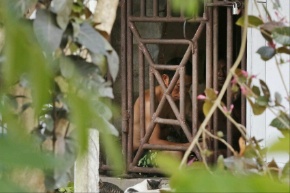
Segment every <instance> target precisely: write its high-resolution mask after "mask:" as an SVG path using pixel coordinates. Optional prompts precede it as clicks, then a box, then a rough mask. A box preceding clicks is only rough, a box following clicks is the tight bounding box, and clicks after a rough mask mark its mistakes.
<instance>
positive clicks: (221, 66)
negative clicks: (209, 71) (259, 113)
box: [217, 59, 227, 89]
mask: <svg viewBox="0 0 290 193" xmlns="http://www.w3.org/2000/svg"><path fill="white" fill-rule="evenodd" d="M226 77H227V63H226V61H225V60H224V59H219V60H218V67H217V80H218V89H221V88H222V87H223V84H224V83H225V80H226Z"/></svg>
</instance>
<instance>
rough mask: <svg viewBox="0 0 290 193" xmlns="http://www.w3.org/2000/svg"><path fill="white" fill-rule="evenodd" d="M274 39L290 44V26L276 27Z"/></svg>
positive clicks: (286, 44) (283, 43) (285, 44)
mask: <svg viewBox="0 0 290 193" xmlns="http://www.w3.org/2000/svg"><path fill="white" fill-rule="evenodd" d="M273 39H274V40H275V41H276V42H278V43H280V44H282V45H284V46H289V45H290V27H281V28H276V29H275V30H273Z"/></svg>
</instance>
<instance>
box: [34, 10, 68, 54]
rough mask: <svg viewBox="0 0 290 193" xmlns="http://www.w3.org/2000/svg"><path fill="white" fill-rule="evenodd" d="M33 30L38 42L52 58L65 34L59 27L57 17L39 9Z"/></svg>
mask: <svg viewBox="0 0 290 193" xmlns="http://www.w3.org/2000/svg"><path fill="white" fill-rule="evenodd" d="M33 29H34V32H35V35H36V37H37V40H38V42H39V43H40V45H41V46H42V48H43V49H44V50H45V51H47V52H48V54H49V56H50V55H51V53H52V52H54V51H55V50H56V48H58V47H59V45H60V42H61V38H62V34H63V32H64V30H63V29H61V28H59V27H58V26H57V24H56V16H55V15H53V14H52V13H50V12H48V11H46V10H42V9H39V10H38V11H37V12H36V18H35V20H34V22H33Z"/></svg>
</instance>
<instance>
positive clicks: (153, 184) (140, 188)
mask: <svg viewBox="0 0 290 193" xmlns="http://www.w3.org/2000/svg"><path fill="white" fill-rule="evenodd" d="M161 186H162V184H161V180H150V179H146V180H143V181H142V182H140V183H138V184H136V185H134V186H131V187H128V188H127V189H126V190H125V192H124V193H133V192H144V193H147V192H148V193H149V192H160V190H170V188H162V187H161Z"/></svg>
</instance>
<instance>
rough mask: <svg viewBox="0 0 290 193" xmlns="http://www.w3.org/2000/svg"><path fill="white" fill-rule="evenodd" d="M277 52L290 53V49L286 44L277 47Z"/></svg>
mask: <svg viewBox="0 0 290 193" xmlns="http://www.w3.org/2000/svg"><path fill="white" fill-rule="evenodd" d="M276 52H277V53H280V54H288V55H290V49H288V48H287V47H285V46H283V47H280V48H277V49H276Z"/></svg>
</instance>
